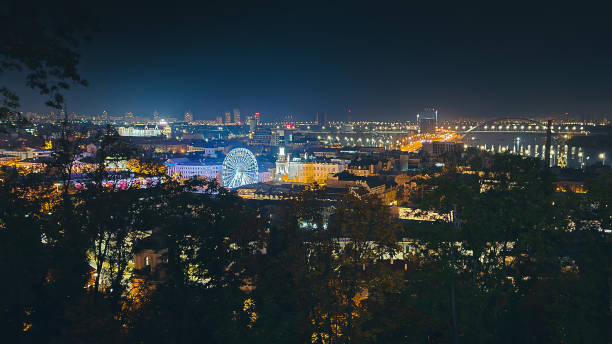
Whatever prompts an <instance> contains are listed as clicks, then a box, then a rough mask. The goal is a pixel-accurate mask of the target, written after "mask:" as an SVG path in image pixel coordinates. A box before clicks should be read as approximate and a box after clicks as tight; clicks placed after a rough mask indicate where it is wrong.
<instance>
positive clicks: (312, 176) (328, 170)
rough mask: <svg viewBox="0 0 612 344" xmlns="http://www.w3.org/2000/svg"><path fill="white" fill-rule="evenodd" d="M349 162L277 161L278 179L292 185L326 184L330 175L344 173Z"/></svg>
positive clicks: (334, 160) (335, 160)
mask: <svg viewBox="0 0 612 344" xmlns="http://www.w3.org/2000/svg"><path fill="white" fill-rule="evenodd" d="M346 165H347V162H346V161H344V160H337V159H333V160H332V161H330V162H318V161H299V160H297V161H295V160H294V161H282V160H281V161H277V162H276V177H277V178H278V179H280V180H282V181H285V182H290V183H314V182H317V183H319V184H325V183H326V182H327V178H328V177H329V175H334V174H336V173H339V172H342V171H344V170H345V169H346Z"/></svg>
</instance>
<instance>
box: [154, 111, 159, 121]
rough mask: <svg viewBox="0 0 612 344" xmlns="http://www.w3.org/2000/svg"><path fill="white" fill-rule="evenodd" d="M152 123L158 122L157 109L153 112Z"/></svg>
mask: <svg viewBox="0 0 612 344" xmlns="http://www.w3.org/2000/svg"><path fill="white" fill-rule="evenodd" d="M153 121H155V122H159V112H157V109H155V111H153Z"/></svg>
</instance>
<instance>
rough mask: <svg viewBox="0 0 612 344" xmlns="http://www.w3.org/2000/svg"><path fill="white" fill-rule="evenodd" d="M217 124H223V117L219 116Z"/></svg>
mask: <svg viewBox="0 0 612 344" xmlns="http://www.w3.org/2000/svg"><path fill="white" fill-rule="evenodd" d="M217 124H223V117H221V116H217Z"/></svg>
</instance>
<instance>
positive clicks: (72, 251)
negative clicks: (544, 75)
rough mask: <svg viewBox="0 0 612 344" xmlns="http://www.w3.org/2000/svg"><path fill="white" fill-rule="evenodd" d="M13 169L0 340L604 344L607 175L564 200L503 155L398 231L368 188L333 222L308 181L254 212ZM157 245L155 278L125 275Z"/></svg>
mask: <svg viewBox="0 0 612 344" xmlns="http://www.w3.org/2000/svg"><path fill="white" fill-rule="evenodd" d="M107 146H108V147H109V148H108V149H109V151H110V149H111V147H112V145H110V144H109V145H107ZM13 172H14V171H11V170H8V171H4V172H3V174H2V176H1V178H0V202H1V203H0V245H1V246H0V273H2V276H4V283H2V284H1V287H0V312H1V313H2V314H1V315H0V317H1V318H2V319H6V321H2V322H0V323H1V326H2V328H1V332H0V333H2V336H3V337H5V338H6V339H7V341H6V342H51V343H64V342H85V341H87V342H101V343H102V342H104V343H107V342H109V341H114V342H119V343H120V342H126V343H132V342H142V343H151V342H164V343H191V342H202V341H205V342H218V343H231V342H245V341H247V342H253V343H257V342H261V343H264V342H265V343H271V342H272V343H305V342H311V343H348V342H355V343H362V342H363V343H366V342H379V343H383V342H384V343H421V342H423V343H425V342H437V343H444V342H456V341H458V342H483V343H484V342H512V343H516V342H521V343H526V342H546V343H548V342H565V343H576V342H592V343H604V342H609V339H610V329H609V326H608V324H609V322H610V320H611V318H610V302H611V300H610V288H611V286H610V283H611V282H610V281H611V276H612V275H611V270H610V266H611V265H610V263H611V261H610V259H611V256H612V249H611V247H610V241H609V237H608V236H607V235H606V234H604V232H603V231H602V228H610V218H611V217H610V201H611V199H610V195H611V194H612V193H611V192H610V191H611V186H610V185H611V184H610V183H611V181H612V176H611V175H610V174H607V175H603V176H602V177H601V178H599V179H597V180H592V181H590V182H589V190H591V191H590V192H589V193H587V194H586V196H585V195H580V196H579V195H573V194H558V193H554V192H553V188H552V184H551V182H552V179H551V177H550V174H549V173H548V171H547V170H545V169H542V168H541V167H540V166H539V165H538V163H537V162H536V161H533V160H529V159H523V158H519V157H513V156H507V155H498V156H495V157H494V162H493V164H492V167H490V168H489V169H483V170H482V171H481V173H480V174H478V175H466V174H461V173H457V172H455V171H453V170H449V171H446V173H444V174H442V175H439V176H437V177H434V178H431V179H428V180H427V181H425V182H424V183H426V184H427V190H428V191H427V192H425V193H421V195H422V197H421V199H420V204H421V207H422V208H423V209H435V210H436V211H438V212H441V213H452V214H453V221H451V222H445V221H439V222H431V223H416V222H414V223H400V222H398V221H397V220H396V219H393V218H392V217H391V215H390V214H389V212H388V209H387V208H386V207H385V206H384V205H383V204H382V202H381V201H380V199H379V198H378V197H377V196H375V195H371V194H367V193H365V192H363V191H353V192H349V193H347V194H346V196H345V197H344V198H343V199H341V200H340V201H339V202H338V203H337V204H335V205H334V206H333V207H332V208H331V210H330V208H329V204H327V203H325V201H320V200H321V199H325V197H322V194H323V193H325V190H324V189H321V188H319V187H316V186H315V187H313V188H312V189H311V190H308V191H306V192H304V193H303V194H302V195H301V196H300V197H299V198H298V199H295V200H291V201H286V202H279V203H278V204H276V205H275V206H272V207H267V208H265V207H260V208H255V207H254V206H250V205H249V204H247V203H246V202H245V201H244V200H242V199H241V198H239V197H237V196H236V195H235V194H233V193H231V192H228V191H227V190H225V189H223V188H220V187H219V186H218V185H217V184H216V183H214V182H213V183H209V182H205V181H198V180H192V181H188V182H186V183H182V184H179V183H177V182H174V181H167V182H166V183H163V184H159V185H157V186H153V187H149V188H129V189H127V190H121V189H117V188H112V187H96V184H95V182H92V184H91V185H90V186H89V187H88V188H87V189H86V190H84V191H79V192H77V191H76V190H71V189H69V188H57V187H56V186H55V185H53V184H48V183H46V181H45V179H39V178H37V177H36V176H35V175H27V176H23V175H19V174H17V173H13ZM92 176H93V177H94V178H92V180H94V181H95V180H96V178H95V177H96V174H95V172H94V173H93V174H92ZM151 242H154V243H155V245H154V248H155V249H157V250H158V252H161V253H160V254H161V256H162V257H163V264H161V266H162V268H161V269H159V270H158V271H157V272H156V273H152V272H151V271H139V270H137V269H136V267H135V265H134V254H137V253H138V252H139V251H140V250H142V249H143V247H148V248H151V245H150V244H151ZM147 243H148V244H149V246H146V244H147Z"/></svg>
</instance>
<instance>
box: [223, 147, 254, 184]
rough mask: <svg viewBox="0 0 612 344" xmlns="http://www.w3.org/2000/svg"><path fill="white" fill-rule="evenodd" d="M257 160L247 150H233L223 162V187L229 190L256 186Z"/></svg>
mask: <svg viewBox="0 0 612 344" xmlns="http://www.w3.org/2000/svg"><path fill="white" fill-rule="evenodd" d="M258 176H259V173H258V166H257V159H255V156H254V155H253V153H251V151H250V150H248V149H245V148H234V149H232V150H231V151H230V152H229V153H227V155H226V156H225V159H224V160H223V169H222V179H223V186H225V187H226V188H228V189H233V188H237V187H239V186H242V185H247V184H255V183H257V180H258Z"/></svg>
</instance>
